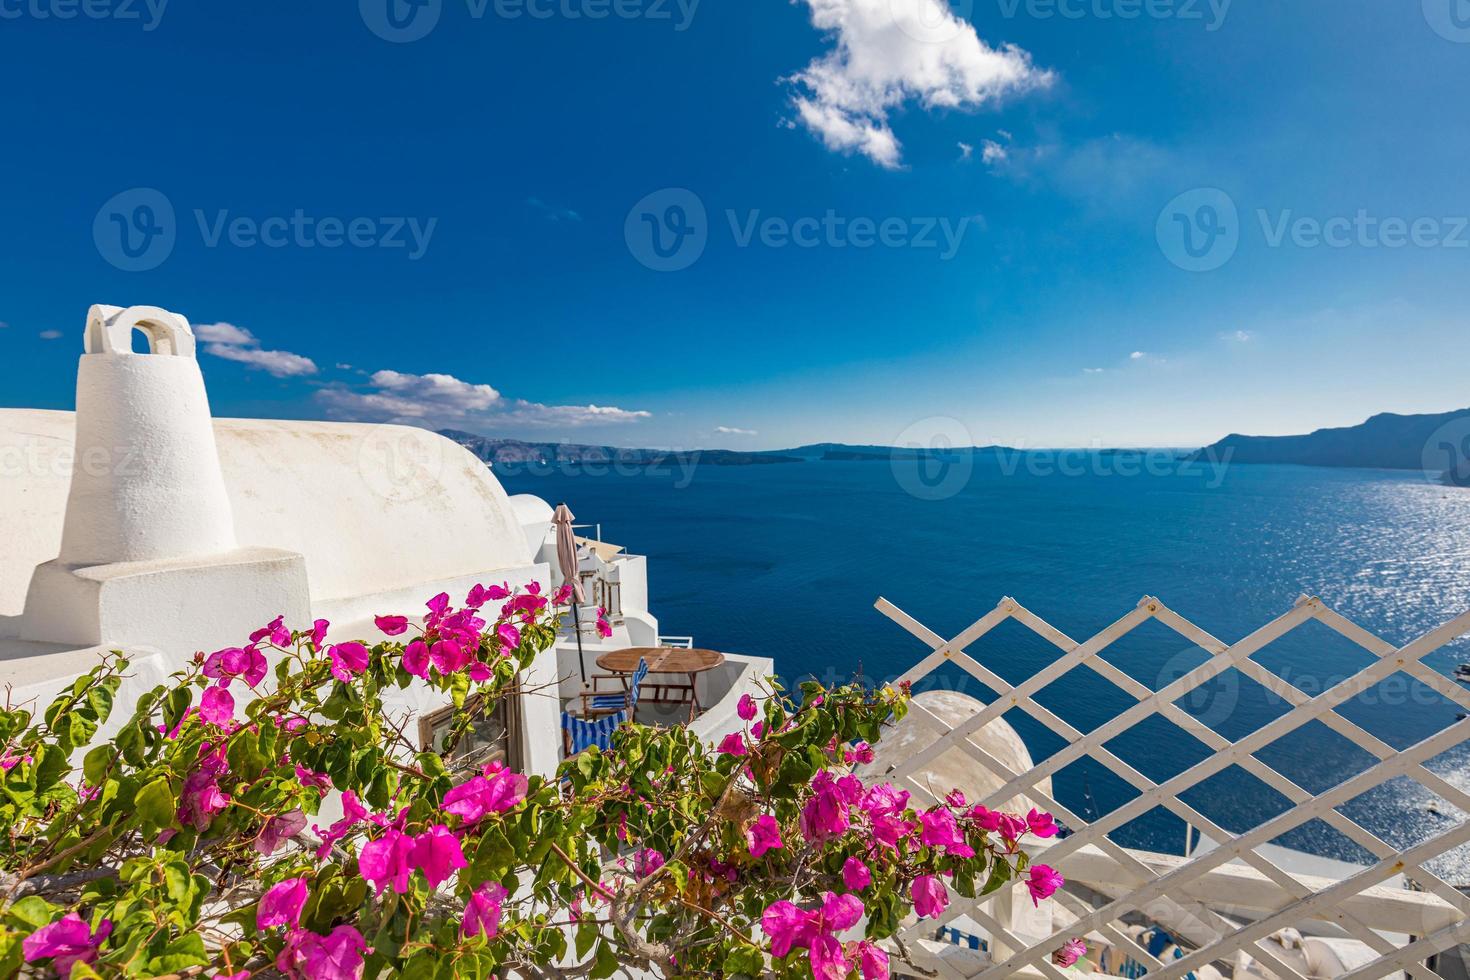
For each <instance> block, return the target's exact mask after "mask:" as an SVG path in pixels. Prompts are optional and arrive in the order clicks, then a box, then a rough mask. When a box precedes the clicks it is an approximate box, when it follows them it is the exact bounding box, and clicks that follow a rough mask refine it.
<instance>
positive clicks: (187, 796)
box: [178, 769, 230, 830]
mask: <svg viewBox="0 0 1470 980" xmlns="http://www.w3.org/2000/svg"><path fill="white" fill-rule="evenodd" d="M229 805H230V797H229V795H228V794H226V793H224V792H222V791H221V790H220V788H219V779H218V774H217V773H215V772H212V771H209V770H206V769H198V770H195V771H194V772H192V773H190V774H189V776H188V778H187V779H185V780H184V791H183V793H182V794H181V795H180V797H179V812H178V817H179V821H180V822H181V823H188V824H193V826H194V829H195V830H203V829H204V828H205V827H208V826H209V824H210V822H211V821H212V820H214V815H215V814H216V813H219V812H220V811H221V810H223V809H224V808H225V807H227V806H229Z"/></svg>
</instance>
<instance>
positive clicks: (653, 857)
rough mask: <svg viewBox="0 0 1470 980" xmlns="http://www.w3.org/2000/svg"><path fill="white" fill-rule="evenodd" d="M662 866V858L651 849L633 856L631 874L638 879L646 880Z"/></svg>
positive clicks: (648, 848)
mask: <svg viewBox="0 0 1470 980" xmlns="http://www.w3.org/2000/svg"><path fill="white" fill-rule="evenodd" d="M663 866H664V856H663V855H662V854H660V853H659V852H658V851H655V850H654V849H653V848H651V847H645V848H644V849H643V850H641V851H639V852H638V853H637V854H634V855H633V873H634V874H635V875H637V876H638V877H640V878H647V877H648V876H649V875H651V874H653V873H654V872H655V871H657V870H658V869H659V868H662V867H663Z"/></svg>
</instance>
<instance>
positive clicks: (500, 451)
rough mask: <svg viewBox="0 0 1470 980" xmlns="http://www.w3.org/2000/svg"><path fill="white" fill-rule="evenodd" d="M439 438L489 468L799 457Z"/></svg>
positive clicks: (449, 433)
mask: <svg viewBox="0 0 1470 980" xmlns="http://www.w3.org/2000/svg"><path fill="white" fill-rule="evenodd" d="M439 434H440V435H441V436H445V437H446V438H449V439H453V440H454V441H455V442H457V443H459V444H460V445H461V446H463V447H465V448H466V449H468V450H469V451H470V452H472V453H474V454H475V455H476V456H478V457H480V458H481V459H483V460H484V461H485V462H487V463H490V464H492V465H493V464H500V465H502V466H509V465H517V466H525V465H555V464H562V465H572V466H586V465H593V466H596V465H603V466H607V465H612V464H616V465H619V466H650V467H651V466H662V465H667V464H670V463H676V462H681V461H686V460H698V462H699V463H701V464H703V465H707V466H758V465H764V464H770V463H801V462H804V460H803V459H802V458H801V457H799V456H790V455H783V454H781V453H746V452H736V451H734V450H730V449H696V450H691V451H687V452H684V451H673V450H664V449H624V448H620V447H618V446H589V445H579V444H576V443H562V442H524V441H522V440H520V439H491V438H488V437H487V436H478V435H475V434H474V433H472V432H460V431H459V430H457V429H442V430H440V432H439Z"/></svg>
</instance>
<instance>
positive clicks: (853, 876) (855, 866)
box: [842, 857, 873, 892]
mask: <svg viewBox="0 0 1470 980" xmlns="http://www.w3.org/2000/svg"><path fill="white" fill-rule="evenodd" d="M842 883H843V884H844V885H846V886H847V889H848V891H854V892H860V891H862V890H863V889H864V888H867V887H868V886H869V885H870V884H872V883H873V873H872V872H871V871H869V870H868V866H867V865H866V864H864V863H863V862H862V861H860V860H858V859H857V858H855V857H850V858H848V859H847V860H846V861H844V862H842Z"/></svg>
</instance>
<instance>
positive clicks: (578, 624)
mask: <svg viewBox="0 0 1470 980" xmlns="http://www.w3.org/2000/svg"><path fill="white" fill-rule="evenodd" d="M572 629H573V630H574V631H575V632H576V634H577V669H578V670H580V671H581V672H582V689H583V690H584V691H585V690H586V689H587V661H586V660H584V659H583V657H582V618H581V617H580V616H579V615H578V614H577V604H576V603H575V602H574V603H572Z"/></svg>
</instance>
